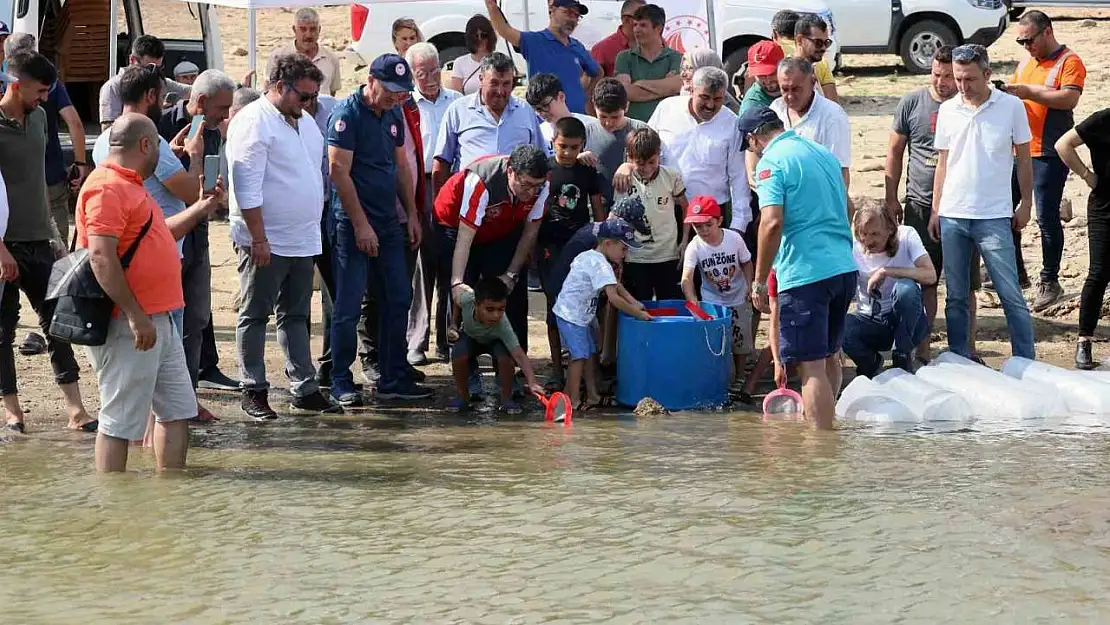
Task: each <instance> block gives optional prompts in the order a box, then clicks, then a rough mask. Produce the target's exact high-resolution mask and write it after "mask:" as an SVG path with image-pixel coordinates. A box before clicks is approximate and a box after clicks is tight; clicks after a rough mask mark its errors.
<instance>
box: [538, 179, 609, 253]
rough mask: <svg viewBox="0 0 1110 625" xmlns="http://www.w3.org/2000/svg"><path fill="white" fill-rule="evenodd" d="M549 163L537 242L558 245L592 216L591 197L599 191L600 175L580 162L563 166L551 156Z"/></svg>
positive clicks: (564, 242) (567, 239)
mask: <svg viewBox="0 0 1110 625" xmlns="http://www.w3.org/2000/svg"><path fill="white" fill-rule="evenodd" d="M550 165H551V178H550V181H551V182H550V186H549V189H550V191H549V192H548V196H547V211H546V212H545V213H544V216H543V223H542V224H541V225H540V236H539V242H540V244H542V245H560V246H561V245H564V244H566V242H567V241H569V240H570V238H571V237H572V236H574V233H575V232H578V229H579V228H581V227H582V226H584V225H586V224H587V223H589V222H590V221H591V220H592V219H593V214H592V213H591V211H590V197H591V196H594V195H599V194H600V193H601V176H600V175H598V173H597V170H596V169H594V168H593V167H590V166H589V165H583V164H581V163H575V164H574V165H573V166H571V167H564V166H562V165H560V164H558V163H556V162H555V159H551V160H550Z"/></svg>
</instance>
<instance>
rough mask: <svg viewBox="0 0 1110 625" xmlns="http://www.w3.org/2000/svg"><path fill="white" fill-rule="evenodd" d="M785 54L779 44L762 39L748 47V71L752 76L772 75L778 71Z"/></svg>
mask: <svg viewBox="0 0 1110 625" xmlns="http://www.w3.org/2000/svg"><path fill="white" fill-rule="evenodd" d="M785 56H786V55H785V54H784V53H783V51H782V46H780V45H779V44H777V43H775V42H774V41H766V40H764V41H760V42H759V43H757V44H755V45H754V46H752V47H750V48H748V71H749V72H751V73H752V76H770V75H771V74H774V73H775V72H777V71H778V69H779V61H781V60H782V59H783V58H784V57H785Z"/></svg>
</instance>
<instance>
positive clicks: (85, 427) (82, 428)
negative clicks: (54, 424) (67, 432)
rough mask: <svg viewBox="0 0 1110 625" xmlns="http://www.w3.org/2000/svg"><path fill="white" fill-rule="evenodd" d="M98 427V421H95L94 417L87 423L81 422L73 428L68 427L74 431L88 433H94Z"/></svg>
mask: <svg viewBox="0 0 1110 625" xmlns="http://www.w3.org/2000/svg"><path fill="white" fill-rule="evenodd" d="M99 428H100V421H97V420H95V419H94V420H92V421H89V422H88V423H82V424H81V425H79V426H77V427H75V428H70V429H71V430H73V431H74V432H87V433H89V434H96V431H97V429H99Z"/></svg>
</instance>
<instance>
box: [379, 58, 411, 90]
mask: <svg viewBox="0 0 1110 625" xmlns="http://www.w3.org/2000/svg"><path fill="white" fill-rule="evenodd" d="M370 75H371V76H373V77H374V80H376V81H378V82H380V83H382V86H383V87H385V88H386V90H388V91H392V92H394V93H401V92H407V91H412V70H411V69H409V64H408V62H407V61H405V59H404V58H403V57H402V56H401V55H399V54H392V53H391V54H383V55H381V56H379V57H378V58H376V59H374V62H373V63H371V64H370Z"/></svg>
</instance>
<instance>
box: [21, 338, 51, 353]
mask: <svg viewBox="0 0 1110 625" xmlns="http://www.w3.org/2000/svg"><path fill="white" fill-rule="evenodd" d="M45 352H46V339H44V338H42V336H41V335H39V334H35V333H34V332H28V333H27V336H26V338H24V339H23V343H21V344H20V345H19V353H20V354H23V355H24V356H37V355H39V354H42V353H45Z"/></svg>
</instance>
